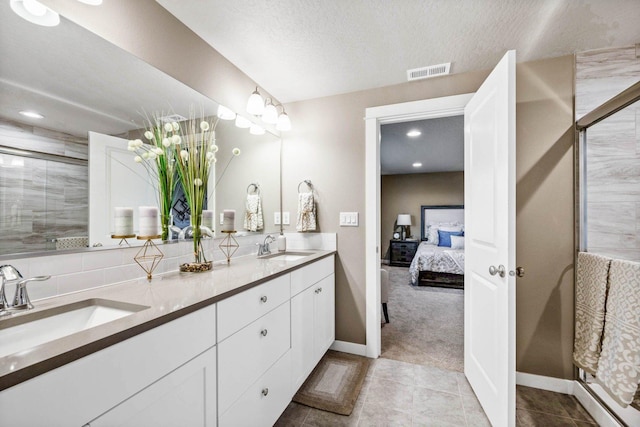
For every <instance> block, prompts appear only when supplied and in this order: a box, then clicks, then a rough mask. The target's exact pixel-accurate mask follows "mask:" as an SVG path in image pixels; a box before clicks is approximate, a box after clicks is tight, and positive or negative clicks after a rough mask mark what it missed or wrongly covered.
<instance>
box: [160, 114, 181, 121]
mask: <svg viewBox="0 0 640 427" xmlns="http://www.w3.org/2000/svg"><path fill="white" fill-rule="evenodd" d="M158 120H160V121H161V122H163V123H171V122H183V121H185V120H187V118H186V117H182V116H181V115H180V114H172V115H170V116H163V117H158Z"/></svg>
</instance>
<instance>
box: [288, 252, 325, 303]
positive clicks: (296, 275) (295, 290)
mask: <svg viewBox="0 0 640 427" xmlns="http://www.w3.org/2000/svg"><path fill="white" fill-rule="evenodd" d="M334 262H335V261H334V257H333V256H329V257H326V258H323V259H321V260H320V261H316V262H314V263H313V264H309V265H307V266H304V267H302V268H299V269H297V270H294V271H292V272H291V296H294V295H296V294H299V293H300V292H302V291H304V290H305V289H307V288H308V287H309V286H311V285H313V284H314V283H318V282H319V281H320V280H322V279H324V278H325V277H327V276H329V275H331V274H332V273H333V272H334V270H335V265H334Z"/></svg>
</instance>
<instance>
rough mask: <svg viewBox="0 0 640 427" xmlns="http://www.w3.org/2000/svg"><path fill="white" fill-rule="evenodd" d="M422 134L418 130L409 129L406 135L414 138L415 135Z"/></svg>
mask: <svg viewBox="0 0 640 427" xmlns="http://www.w3.org/2000/svg"><path fill="white" fill-rule="evenodd" d="M420 135H422V132H420V131H419V130H416V129H414V130H410V131H409V132H407V136H409V137H411V138H415V137H416V136H420Z"/></svg>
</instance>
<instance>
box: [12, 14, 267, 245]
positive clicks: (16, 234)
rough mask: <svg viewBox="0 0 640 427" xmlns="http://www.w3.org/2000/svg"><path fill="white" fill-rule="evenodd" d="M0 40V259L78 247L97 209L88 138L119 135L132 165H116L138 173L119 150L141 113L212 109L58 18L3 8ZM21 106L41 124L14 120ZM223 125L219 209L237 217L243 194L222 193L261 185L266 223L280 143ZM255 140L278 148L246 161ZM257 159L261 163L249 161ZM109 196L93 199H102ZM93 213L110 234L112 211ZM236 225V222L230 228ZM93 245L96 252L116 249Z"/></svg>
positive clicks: (133, 202)
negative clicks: (237, 151)
mask: <svg viewBox="0 0 640 427" xmlns="http://www.w3.org/2000/svg"><path fill="white" fill-rule="evenodd" d="M0 36H1V37H0V52H2V56H3V59H2V61H1V62H0V236H1V238H0V256H2V255H8V254H17V253H24V252H34V251H43V250H55V249H56V246H57V247H58V249H67V248H70V247H82V246H86V245H87V241H88V236H89V229H90V228H91V227H90V224H89V220H88V218H89V213H90V212H92V211H94V212H95V211H96V209H98V208H99V207H96V206H94V205H93V204H90V203H89V201H88V200H89V197H88V193H89V189H88V184H87V181H88V180H89V179H88V177H89V175H90V172H91V171H90V170H89V168H90V167H89V166H88V162H87V160H88V151H89V150H88V134H89V132H96V133H100V134H104V135H109V136H113V137H119V138H121V139H122V141H124V142H123V146H122V148H123V149H124V150H125V153H126V156H127V157H126V158H130V159H131V165H127V166H126V167H125V166H122V168H121V169H122V170H127V169H133V170H135V169H136V167H137V168H140V169H143V168H142V167H141V166H140V165H137V164H135V163H134V162H133V156H132V155H131V154H132V153H130V152H128V151H126V150H127V140H128V139H130V138H139V137H140V135H139V134H138V131H137V130H138V129H141V128H142V127H143V126H144V116H145V114H149V115H150V114H154V113H162V112H166V113H167V114H178V115H180V116H183V117H188V116H189V109H190V108H191V107H195V109H196V110H200V109H203V110H204V111H205V114H207V115H213V114H215V112H216V110H217V104H216V103H215V102H213V101H211V100H210V99H208V98H206V97H204V96H202V95H201V94H199V93H198V92H196V91H194V90H192V89H190V88H189V87H187V86H186V85H184V84H182V83H181V82H179V81H176V80H175V79H173V78H171V77H169V76H167V75H166V74H164V73H163V72H161V71H159V70H157V69H155V68H153V67H151V66H150V65H148V64H147V63H145V62H143V61H141V60H139V59H138V58H136V57H135V56H133V55H131V54H129V53H128V52H125V51H123V50H121V49H120V48H118V47H116V46H114V45H112V44H110V43H108V42H106V41H105V40H103V39H102V38H100V37H98V36H96V35H95V34H92V33H90V32H88V31H87V30H85V29H83V28H81V27H79V26H77V25H75V24H74V23H72V22H70V21H68V20H66V19H65V18H61V24H60V25H59V26H57V27H55V28H46V27H40V26H37V25H33V24H30V23H28V22H26V21H24V20H23V19H21V18H19V17H18V16H17V15H15V14H14V13H13V12H12V11H11V10H10V7H9V2H2V3H0ZM24 110H27V111H37V112H39V113H40V114H42V115H43V116H44V118H41V119H34V118H29V117H25V116H22V115H20V114H19V112H20V111H24ZM232 123H233V122H225V121H220V125H219V126H220V129H219V132H220V133H219V135H218V137H217V139H218V144H219V145H220V147H221V150H220V151H221V152H220V155H219V156H218V157H219V160H218V164H217V165H218V168H219V167H220V165H226V160H225V159H224V156H225V155H229V152H230V150H231V148H232V147H234V146H238V147H240V148H241V149H242V151H243V154H242V155H241V156H240V157H238V158H236V159H235V160H234V161H233V162H231V164H230V165H229V168H228V171H227V173H226V174H225V176H223V177H222V179H221V180H220V182H219V185H218V188H217V192H218V193H219V194H221V195H222V196H221V201H220V202H219V204H220V207H221V208H225V207H226V208H230V209H236V211H237V212H238V214H237V216H238V219H239V218H240V217H241V215H242V214H243V213H244V200H245V198H246V192H245V191H244V189H243V190H242V191H239V192H238V193H237V194H236V193H235V192H234V191H228V190H227V188H226V187H227V186H228V185H230V186H233V185H238V186H245V187H246V184H245V183H247V182H248V181H251V180H260V182H261V183H263V194H264V196H266V195H267V194H269V196H268V201H267V199H266V197H265V201H264V203H265V206H267V205H268V206H272V207H270V208H269V209H272V211H271V214H270V216H271V217H273V211H274V210H275V209H276V208H277V206H278V204H279V198H278V194H279V191H278V188H279V182H277V180H276V181H275V182H274V181H273V180H271V177H272V176H275V177H277V176H278V172H279V171H278V169H277V168H278V167H279V163H278V161H279V140H278V138H276V137H275V136H273V135H269V134H268V133H267V134H266V136H259V137H258V136H254V135H250V134H249V133H248V131H247V130H246V129H239V128H235V127H234V126H233V124H232ZM226 138H228V139H229V141H228V142H227V141H225V140H224V139H226ZM263 140H264V147H271V148H273V147H275V146H277V149H275V150H273V152H272V151H271V149H268V148H265V151H264V152H263V151H259V153H260V154H258V152H256V153H255V154H256V155H254V153H253V152H252V150H254V149H257V150H262V149H263V145H262V141H263ZM227 144H228V145H227ZM223 147H224V148H223ZM227 147H229V148H227ZM227 150H229V152H227ZM268 155H270V156H271V157H266V156H268ZM124 159H125V156H124V154H123V157H122V160H123V162H124ZM256 159H260V162H259V163H256V164H251V163H249V162H251V161H253V160H256ZM111 172H114V171H111ZM138 172H141V171H140V170H138ZM105 173H106V171H105ZM118 173H120V172H118ZM262 174H264V175H262ZM142 175H143V176H145V174H144V173H142ZM103 177H104V175H103V176H102V178H103ZM99 178H101V177H100V175H98V176H94V177H92V180H93V181H95V179H99ZM120 179H121V182H120V184H118V193H117V194H120V195H125V194H127V193H126V190H127V185H126V183H127V182H129V181H128V180H127V178H126V176H125V175H120ZM240 182H242V184H240ZM271 185H274V188H270V186H271ZM114 194H116V193H114V192H110V193H104V192H103V193H102V194H100V195H99V196H100V197H101V198H103V199H105V200H108V199H110V198H111V197H115V196H114ZM127 197H129V200H128V201H126V203H127V204H126V205H127V206H131V207H133V208H134V212H136V215H137V207H138V206H140V205H142V204H148V203H146V202H145V203H140V202H139V201H138V200H137V198H136V195H135V194H133V195H132V194H128V195H127ZM153 197H155V195H154V196H153ZM234 198H235V199H234ZM215 199H216V200H217V199H218V197H217V196H216V198H215ZM155 200H157V198H155ZM123 203H124V202H123ZM101 215H102V217H103V221H106V222H107V223H108V224H109V226H108V227H107V228H111V223H112V221H113V219H112V216H113V212H111V211H103V212H101ZM266 218H267V214H266V213H265V219H266ZM241 226H242V224H241V223H240V221H238V220H237V224H236V227H237V228H238V229H239V231H240V230H242V228H239V227H241ZM102 240H104V239H100V243H101V244H103V245H105V246H107V245H117V243H118V241H114V240H108V241H102Z"/></svg>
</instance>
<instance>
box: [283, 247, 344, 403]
mask: <svg viewBox="0 0 640 427" xmlns="http://www.w3.org/2000/svg"><path fill="white" fill-rule="evenodd" d="M334 269H335V266H334V258H333V257H328V258H324V259H322V260H320V261H318V262H316V263H314V264H310V265H308V266H306V267H303V268H301V269H299V270H295V271H293V272H291V296H292V297H291V352H292V354H291V357H292V360H291V369H292V376H291V380H292V392H293V393H295V392H296V391H297V390H298V389H299V388H300V386H301V385H302V383H304V381H305V379H306V378H307V377H308V376H309V374H310V373H311V371H312V370H313V368H314V367H315V366H316V365H317V364H318V362H319V361H320V359H321V358H322V355H324V353H325V352H326V351H327V350H328V349H329V347H330V346H331V344H332V343H333V341H334V339H335V275H334Z"/></svg>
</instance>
